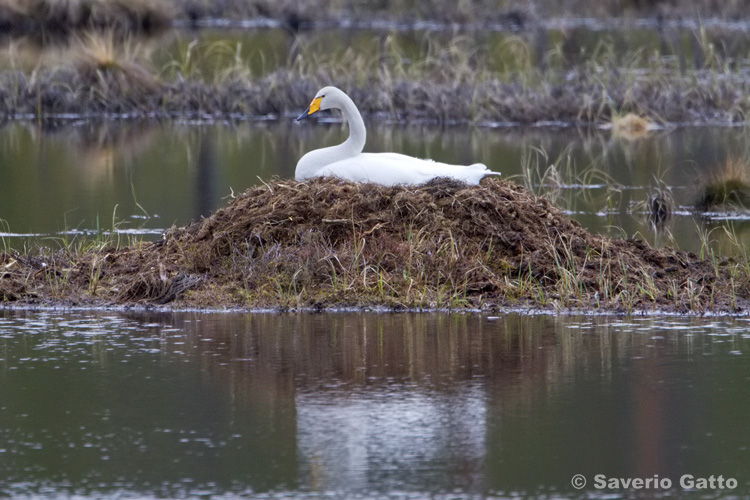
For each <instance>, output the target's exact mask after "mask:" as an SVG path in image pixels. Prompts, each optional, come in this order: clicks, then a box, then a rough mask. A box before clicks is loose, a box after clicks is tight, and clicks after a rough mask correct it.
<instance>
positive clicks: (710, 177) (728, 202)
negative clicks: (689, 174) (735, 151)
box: [695, 157, 750, 212]
mask: <svg viewBox="0 0 750 500" xmlns="http://www.w3.org/2000/svg"><path fill="white" fill-rule="evenodd" d="M697 191H698V192H697V193H696V195H695V208H696V210H698V211H700V212H708V211H713V210H736V209H748V208H750V164H749V163H748V162H747V161H746V160H744V159H741V158H734V157H730V158H727V159H726V160H725V161H724V163H722V164H721V165H719V166H718V167H716V168H714V169H712V170H710V171H709V172H708V173H707V174H704V175H703V176H702V178H701V179H700V181H699V183H698V187H697Z"/></svg>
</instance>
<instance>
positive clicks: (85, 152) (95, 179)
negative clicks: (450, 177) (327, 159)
mask: <svg viewBox="0 0 750 500" xmlns="http://www.w3.org/2000/svg"><path fill="white" fill-rule="evenodd" d="M347 133H348V132H347V130H346V128H345V127H342V125H341V124H339V123H314V122H312V121H310V123H304V124H295V123H293V120H291V119H290V120H280V121H274V122H269V123H239V124H234V125H228V124H224V123H215V124H203V125H195V124H185V123H175V122H169V123H154V122H145V123H144V122H116V123H115V122H104V123H100V122H91V121H81V122H64V123H62V124H61V125H60V126H59V127H58V128H55V129H39V128H37V127H36V126H34V125H31V124H24V123H13V124H9V125H6V126H5V127H3V128H1V129H0V237H2V240H0V244H4V245H10V246H15V247H18V246H21V245H23V244H24V243H25V242H26V241H27V240H28V239H30V238H31V237H33V236H34V235H41V236H52V237H54V238H62V237H68V238H70V237H72V235H75V234H77V233H80V232H83V233H86V234H89V235H92V234H97V233H98V232H103V231H110V230H112V228H113V227H114V228H115V229H116V230H117V231H118V233H119V234H121V235H122V236H124V237H127V234H128V233H136V234H141V235H145V236H146V237H150V238H158V237H159V234H160V233H161V232H162V231H163V230H164V229H166V228H169V227H170V226H172V225H173V224H174V225H185V224H187V223H189V222H190V221H191V220H195V219H197V218H199V217H201V216H204V215H208V214H210V213H211V212H213V211H214V210H215V209H216V208H218V207H220V206H221V205H223V204H224V203H226V202H227V201H228V197H230V196H231V195H232V193H239V192H242V191H244V190H245V189H247V188H249V187H252V186H257V185H259V184H260V183H261V182H262V181H264V180H268V179H271V178H272V177H274V176H278V177H280V178H286V179H289V178H293V177H294V168H295V166H296V163H297V160H298V159H299V158H300V157H301V156H302V155H303V154H304V153H305V152H307V151H309V150H312V149H316V148H319V147H324V146H328V145H332V144H336V143H339V142H341V141H343V140H344V139H345V138H346V135H347ZM748 144H750V141H748V131H747V129H745V128H739V127H738V128H726V127H692V128H679V129H675V130H665V131H660V132H656V133H654V134H651V135H650V136H648V137H645V138H642V139H639V140H636V141H628V140H626V139H623V138H617V137H613V136H612V135H611V134H610V132H609V131H606V130H593V131H580V130H575V129H567V128H563V129H553V128H520V127H516V128H499V129H492V128H468V127H447V128H438V127H431V126H417V125H412V126H403V125H397V124H389V123H377V122H376V123H373V124H370V126H369V128H368V142H367V146H366V148H365V149H366V151H373V152H377V151H396V152H400V153H405V154H409V155H413V156H417V157H423V158H425V157H426V158H433V159H435V160H439V161H445V162H449V163H460V164H470V163H474V162H484V163H485V164H487V165H488V166H489V167H490V168H491V169H492V170H495V171H499V172H502V173H503V176H504V177H506V178H513V179H515V181H516V182H518V183H519V184H526V185H528V186H530V187H531V188H532V189H533V190H535V191H537V192H540V193H542V194H544V195H545V196H546V197H547V198H549V199H551V200H552V201H553V202H554V203H556V204H557V206H559V207H560V208H562V209H563V210H564V211H565V212H566V213H567V214H568V215H570V216H571V217H573V218H575V219H577V220H578V221H580V222H581V223H582V224H583V225H584V227H586V228H587V229H589V230H590V231H595V232H599V233H605V234H609V235H612V236H616V237H623V236H632V235H636V234H638V235H640V236H641V237H642V238H645V239H647V240H648V241H650V242H651V243H652V244H656V245H664V244H668V245H671V246H677V247H679V248H683V249H686V250H691V251H696V252H698V251H700V249H701V245H702V241H701V238H700V237H699V235H700V234H701V233H704V234H706V233H711V239H713V240H715V242H716V245H717V246H718V247H719V249H720V250H721V251H725V249H724V248H722V244H723V241H722V238H724V237H725V236H726V233H725V231H724V229H725V228H727V229H731V230H732V231H734V232H735V234H737V235H738V237H739V239H740V241H745V243H748V244H750V223H748V220H750V214H748V212H746V211H736V212H731V213H716V214H713V215H711V216H702V215H701V216H698V215H696V214H695V213H694V209H693V204H694V203H695V200H696V199H697V198H698V197H699V192H700V189H701V184H702V182H704V181H703V180H702V179H706V178H710V176H711V175H712V174H714V173H717V172H721V170H722V168H724V165H725V161H726V158H728V157H734V158H745V157H747V156H748ZM551 165H554V168H553V169H550V166H551ZM659 183H661V184H663V185H666V186H669V187H670V188H671V190H672V195H673V197H674V199H675V204H676V207H675V216H674V217H673V218H672V219H671V220H670V221H669V222H668V224H667V225H666V229H667V231H666V232H664V233H662V234H655V233H654V232H653V230H652V227H651V226H650V225H649V223H648V221H647V218H646V208H645V202H646V200H647V199H648V197H649V195H650V194H651V193H653V192H654V189H655V187H656V186H657V185H658V184H659ZM731 251H732V250H731V249H726V252H728V253H731Z"/></svg>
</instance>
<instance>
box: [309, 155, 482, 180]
mask: <svg viewBox="0 0 750 500" xmlns="http://www.w3.org/2000/svg"><path fill="white" fill-rule="evenodd" d="M492 173H493V172H491V171H489V170H488V169H487V167H486V166H485V165H483V164H481V163H475V164H473V165H469V166H464V165H449V164H447V163H440V162H435V161H432V160H422V159H419V158H413V157H411V156H406V155H402V154H398V153H362V154H360V155H357V156H355V157H352V158H348V159H346V160H340V161H337V162H335V163H331V164H330V165H326V166H325V167H323V168H321V169H320V170H319V171H318V173H317V175H319V176H322V177H329V176H330V177H338V178H341V179H346V180H350V181H353V182H375V183H377V184H383V185H386V186H393V185H397V184H412V185H413V184H422V183H424V182H427V181H429V180H431V179H435V178H437V177H450V178H453V179H458V180H461V181H463V182H467V183H469V184H477V183H479V181H480V180H481V179H482V177H484V176H486V175H491V174H492Z"/></svg>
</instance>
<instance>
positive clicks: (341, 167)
mask: <svg viewBox="0 0 750 500" xmlns="http://www.w3.org/2000/svg"><path fill="white" fill-rule="evenodd" d="M331 108H336V109H340V110H341V111H342V113H343V114H344V120H346V121H347V123H348V124H349V138H348V139H347V140H346V141H344V142H343V143H342V144H339V145H338V146H331V147H328V148H322V149H316V150H314V151H310V152H309V153H307V154H306V155H304V156H303V157H302V158H300V160H299V162H297V169H296V170H295V172H294V176H295V178H296V179H297V180H305V179H309V178H311V177H338V178H340V179H345V180H349V181H353V182H373V183H376V184H382V185H384V186H394V185H397V184H422V183H424V182H427V181H429V180H432V179H435V178H438V177H449V178H452V179H457V180H459V181H463V182H465V183H467V184H479V181H481V180H482V178H484V177H485V176H487V175H500V173H499V172H493V171H491V170H489V169H487V166H486V165H484V164H482V163H474V164H473V165H468V166H465V165H449V164H447V163H440V162H436V161H432V160H422V159H419V158H414V157H411V156H406V155H402V154H398V153H363V152H362V149H363V148H364V147H365V136H366V132H365V123H364V121H362V115H360V114H359V110H358V109H357V106H355V105H354V102H353V101H352V100H351V99H350V98H349V96H348V95H346V94H345V93H344V92H342V91H341V90H339V89H337V88H336V87H324V88H322V89H320V90H319V91H318V93H317V94H316V95H315V99H313V100H312V102H311V103H310V106H309V107H308V108H307V110H305V112H304V113H302V114H301V115H300V116H299V118H297V121H299V120H303V119H305V118H307V117H308V116H310V115H312V114H314V113H317V112H318V111H320V110H321V109H331Z"/></svg>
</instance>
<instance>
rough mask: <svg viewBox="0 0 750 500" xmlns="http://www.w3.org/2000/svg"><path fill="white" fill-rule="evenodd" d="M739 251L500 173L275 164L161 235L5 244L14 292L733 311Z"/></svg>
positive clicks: (114, 301)
mask: <svg viewBox="0 0 750 500" xmlns="http://www.w3.org/2000/svg"><path fill="white" fill-rule="evenodd" d="M748 276H749V274H748V265H747V263H742V262H737V261H735V260H732V259H718V258H711V259H700V258H699V257H698V256H696V255H695V254H691V253H686V252H682V251H678V250H673V249H669V248H663V249H661V248H652V247H650V246H648V245H647V244H646V243H645V242H643V241H640V240H633V239H627V240H623V239H612V238H609V237H605V236H601V235H596V234H592V233H589V232H588V231H586V230H585V229H583V228H582V227H581V226H580V225H579V224H578V223H577V222H574V221H571V220H570V219H568V218H567V217H565V216H564V215H563V214H562V213H561V212H560V211H559V210H558V209H556V208H555V207H554V206H552V205H551V204H550V203H549V202H548V201H547V200H545V199H544V198H540V197H537V196H534V195H533V194H531V193H530V192H528V191H527V190H525V189H524V188H522V187H520V186H518V185H516V184H514V183H512V182H509V181H506V180H498V179H485V180H484V181H483V182H482V184H481V185H479V186H467V185H465V184H462V183H459V182H455V181H448V180H443V179H438V180H435V181H432V182H430V183H427V184H424V185H421V186H418V187H381V186H377V185H372V184H353V183H349V182H344V181H340V180H336V179H315V180H312V181H310V182H304V183H301V182H297V181H292V180H278V179H277V180H273V181H271V182H268V183H265V184H264V185H263V186H261V187H257V188H253V189H250V190H248V191H246V192H245V193H243V194H241V195H239V196H236V197H235V198H234V199H232V200H231V202H230V203H228V204H227V205H226V206H225V207H223V208H221V209H219V210H218V211H216V212H215V213H214V214H212V215H211V216H209V217H206V218H203V219H201V220H199V221H196V222H193V223H192V224H190V225H188V226H187V227H179V228H172V229H170V230H168V231H167V232H166V233H165V234H164V237H163V239H161V240H160V241H157V242H139V243H137V244H135V245H129V246H123V247H119V248H118V247H117V246H116V245H114V244H113V242H112V241H106V242H100V243H98V244H89V245H78V246H75V245H70V246H68V247H66V248H63V249H59V250H54V251H53V250H50V249H36V250H34V251H28V252H25V253H23V254H22V253H19V252H14V251H7V252H5V253H1V254H0V301H2V304H3V305H5V306H6V307H7V306H24V307H34V306H61V307H73V306H84V307H114V306H131V305H132V306H146V307H157V306H158V307H167V308H175V309H177V308H206V309H224V308H238V309H247V310H257V309H273V310H290V309H295V310H300V309H309V310H324V309H334V308H344V307H356V308H373V307H374V308H384V309H387V310H404V309H416V310H420V309H442V308H445V309H454V310H460V309H485V310H493V309H498V308H522V309H549V310H561V309H570V310H583V311H598V312H625V313H632V312H640V311H645V312H680V313H691V314H703V313H706V312H716V313H742V312H743V311H745V310H746V309H747V306H748V298H749V297H750V279H749V277H748Z"/></svg>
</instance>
